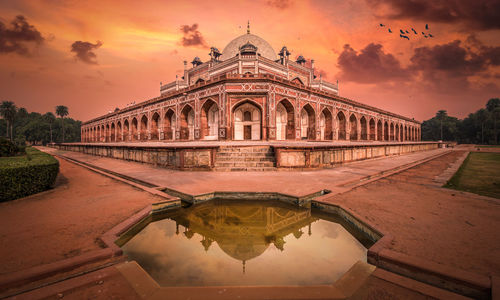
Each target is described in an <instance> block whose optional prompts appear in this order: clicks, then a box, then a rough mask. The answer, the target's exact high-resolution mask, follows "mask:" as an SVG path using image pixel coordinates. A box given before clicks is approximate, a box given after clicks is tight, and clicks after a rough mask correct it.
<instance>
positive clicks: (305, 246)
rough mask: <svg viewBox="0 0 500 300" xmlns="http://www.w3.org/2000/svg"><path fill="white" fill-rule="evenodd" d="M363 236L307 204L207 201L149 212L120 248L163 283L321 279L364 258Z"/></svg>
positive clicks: (270, 282)
mask: <svg viewBox="0 0 500 300" xmlns="http://www.w3.org/2000/svg"><path fill="white" fill-rule="evenodd" d="M346 228H347V229H349V230H347V229H346ZM353 234H354V235H356V236H357V237H358V239H359V240H361V241H363V243H361V242H360V241H359V240H358V239H356V237H354V236H353ZM360 236H362V235H361V234H359V233H356V232H354V230H352V229H350V228H349V226H347V224H342V223H341V221H340V219H339V218H335V216H330V215H327V214H325V213H321V212H315V210H314V209H313V210H311V209H310V208H300V207H295V206H292V205H288V204H285V203H282V202H277V201H276V202H275V201H237V200H211V201H209V202H205V203H202V204H197V205H194V206H191V207H188V208H180V209H176V210H173V211H170V212H168V213H166V214H163V215H162V216H161V217H157V216H155V217H153V219H152V220H151V222H149V223H148V224H147V225H146V226H145V227H144V228H142V230H140V231H139V232H138V233H137V234H135V235H133V236H132V237H131V238H130V239H129V240H128V241H127V242H126V243H125V244H124V245H123V246H122V249H123V251H124V253H125V254H126V255H128V257H129V258H130V259H131V260H135V261H137V262H138V263H139V264H140V265H141V266H142V268H144V269H145V270H146V271H147V272H148V273H149V274H150V275H151V276H152V277H153V278H154V279H155V280H156V281H157V282H158V284H160V285H161V286H221V285H223V286H231V285H247V286H248V285H320V284H332V283H333V282H335V281H336V280H337V279H339V278H340V277H341V276H342V275H343V274H344V273H345V272H346V271H347V270H349V268H350V267H351V266H352V265H354V264H355V263H356V262H357V261H359V260H362V261H365V262H366V253H367V248H366V247H365V246H367V243H366V242H365V241H364V240H363V238H360ZM363 244H365V245H363Z"/></svg>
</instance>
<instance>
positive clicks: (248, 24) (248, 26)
mask: <svg viewBox="0 0 500 300" xmlns="http://www.w3.org/2000/svg"><path fill="white" fill-rule="evenodd" d="M247 34H250V20H248V23H247Z"/></svg>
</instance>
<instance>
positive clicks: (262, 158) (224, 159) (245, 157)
mask: <svg viewBox="0 0 500 300" xmlns="http://www.w3.org/2000/svg"><path fill="white" fill-rule="evenodd" d="M215 161H216V162H218V161H255V162H257V161H272V162H274V157H248V156H236V157H234V156H223V157H217V159H216V160H215Z"/></svg>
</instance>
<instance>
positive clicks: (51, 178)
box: [0, 147, 59, 201]
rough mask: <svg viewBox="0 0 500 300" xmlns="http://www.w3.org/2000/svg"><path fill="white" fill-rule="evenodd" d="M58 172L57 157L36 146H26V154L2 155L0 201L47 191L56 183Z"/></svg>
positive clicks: (0, 162) (0, 159)
mask: <svg viewBox="0 0 500 300" xmlns="http://www.w3.org/2000/svg"><path fill="white" fill-rule="evenodd" d="M28 156H29V157H30V159H28ZM58 172H59V162H58V161H57V159H55V158H54V157H52V156H51V155H49V154H47V153H44V152H41V151H39V150H37V149H35V148H31V147H29V148H26V155H24V156H16V157H2V158H0V201H8V200H14V199H17V198H21V197H25V196H28V195H31V194H35V193H39V192H42V191H45V190H47V189H49V188H50V187H51V186H52V185H53V184H54V182H55V180H56V177H57V173H58Z"/></svg>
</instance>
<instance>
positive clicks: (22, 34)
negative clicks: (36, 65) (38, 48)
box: [0, 15, 45, 56]
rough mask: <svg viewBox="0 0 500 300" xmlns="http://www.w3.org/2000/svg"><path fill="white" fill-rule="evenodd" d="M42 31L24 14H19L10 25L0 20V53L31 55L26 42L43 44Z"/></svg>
mask: <svg viewBox="0 0 500 300" xmlns="http://www.w3.org/2000/svg"><path fill="white" fill-rule="evenodd" d="M44 40H45V39H44V38H43V37H42V35H41V33H40V32H39V31H38V30H37V29H36V28H35V27H34V26H33V25H30V24H29V23H28V22H27V21H26V18H25V17H24V16H21V15H19V16H17V17H16V18H15V19H14V20H12V22H10V26H5V24H3V23H2V22H0V53H12V52H14V53H17V54H20V55H24V56H29V50H28V47H27V46H26V43H34V44H36V45H41V44H43V42H44Z"/></svg>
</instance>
